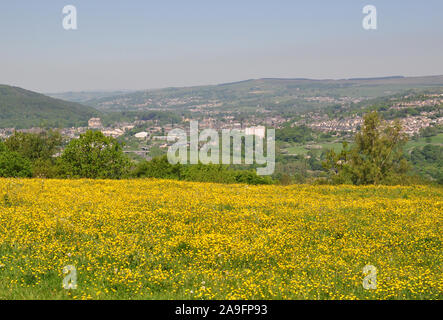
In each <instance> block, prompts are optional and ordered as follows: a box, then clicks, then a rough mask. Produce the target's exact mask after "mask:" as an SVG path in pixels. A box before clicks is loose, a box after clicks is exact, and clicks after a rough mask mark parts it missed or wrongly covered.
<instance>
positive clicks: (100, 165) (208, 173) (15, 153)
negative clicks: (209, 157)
mask: <svg viewBox="0 0 443 320" xmlns="http://www.w3.org/2000/svg"><path fill="white" fill-rule="evenodd" d="M287 130H290V129H289V128H288V129H287ZM297 134H302V133H300V132H297ZM407 140H408V137H407V136H406V135H405V134H404V133H403V132H402V128H401V125H400V123H399V122H395V123H394V124H393V125H390V124H388V123H387V122H386V121H384V120H382V119H381V117H380V115H379V114H378V113H377V112H376V111H374V112H371V113H368V114H366V115H365V117H364V125H363V126H362V128H361V130H360V131H359V132H358V133H357V134H356V135H355V138H354V143H353V144H352V147H349V146H348V144H347V143H344V145H343V150H342V151H341V152H340V153H336V152H334V151H333V150H331V151H329V152H328V154H327V156H326V159H325V161H324V162H323V163H322V165H323V167H324V169H325V170H326V171H327V172H328V178H327V179H325V178H321V179H319V180H317V181H315V182H318V183H328V184H353V185H368V184H391V185H392V184H413V183H421V181H419V180H417V178H416V177H415V176H413V175H412V174H411V170H410V169H411V166H410V164H409V162H408V161H407V159H406V157H405V154H404V149H403V148H404V145H405V143H406V142H407ZM426 151H429V150H426ZM428 153H429V154H431V151H429V152H427V154H428ZM434 153H435V152H434ZM434 153H432V154H431V155H432V156H435V154H434ZM437 156H438V155H437ZM418 157H419V155H416V157H415V158H416V159H418ZM0 177H20V178H26V177H29V178H30V177H41V178H62V179H69V178H70V179H76V178H89V179H125V178H159V179H175V180H184V181H201V182H217V183H247V184H273V183H277V182H276V181H274V180H272V179H271V178H270V177H260V176H258V175H257V174H256V173H255V171H252V170H239V169H233V168H231V167H229V166H225V165H218V164H210V165H203V164H198V165H181V164H175V165H173V164H170V163H169V162H168V160H167V157H166V156H163V157H159V158H154V159H153V160H151V161H142V162H140V163H134V162H132V161H131V160H130V159H129V158H128V157H127V155H125V153H124V152H123V146H122V144H121V143H119V142H118V141H117V140H116V139H114V138H112V137H106V136H104V135H103V133H101V132H100V131H87V132H86V133H85V134H82V135H81V136H80V138H78V139H72V140H70V141H69V142H67V143H65V141H63V138H62V136H61V135H60V133H59V132H57V131H52V130H49V131H43V132H41V133H22V132H16V133H15V134H14V135H12V136H11V137H9V138H8V139H6V140H5V141H4V142H1V141H0Z"/></svg>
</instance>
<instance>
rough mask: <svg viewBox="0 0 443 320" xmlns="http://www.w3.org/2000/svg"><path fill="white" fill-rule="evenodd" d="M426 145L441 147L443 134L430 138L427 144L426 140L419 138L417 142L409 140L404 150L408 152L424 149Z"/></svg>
mask: <svg viewBox="0 0 443 320" xmlns="http://www.w3.org/2000/svg"><path fill="white" fill-rule="evenodd" d="M427 144H433V145H440V146H443V133H439V134H438V135H436V136H433V137H430V142H427V141H426V138H420V139H418V140H417V141H414V140H410V141H408V143H407V144H406V147H405V149H406V150H407V151H409V150H412V149H413V148H416V147H424V146H425V145H427Z"/></svg>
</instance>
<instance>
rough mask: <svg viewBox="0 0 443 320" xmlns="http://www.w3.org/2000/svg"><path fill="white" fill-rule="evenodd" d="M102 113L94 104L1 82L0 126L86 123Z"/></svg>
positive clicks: (44, 125)
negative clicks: (54, 96)
mask: <svg viewBox="0 0 443 320" xmlns="http://www.w3.org/2000/svg"><path fill="white" fill-rule="evenodd" d="M99 114H100V112H99V111H97V110H95V109H94V108H92V107H87V106H84V105H81V104H78V103H74V102H68V101H63V100H60V99H54V98H50V97H48V96H45V95H42V94H39V93H36V92H33V91H28V90H25V89H22V88H18V87H12V86H7V85H0V128H17V129H23V128H31V127H71V126H80V125H81V126H86V125H87V122H88V119H90V118H91V117H93V116H96V115H99Z"/></svg>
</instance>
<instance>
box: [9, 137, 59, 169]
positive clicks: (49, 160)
mask: <svg viewBox="0 0 443 320" xmlns="http://www.w3.org/2000/svg"><path fill="white" fill-rule="evenodd" d="M61 145H62V137H61V135H60V133H59V132H57V131H52V130H49V131H42V132H40V133H23V132H15V133H14V135H12V136H11V137H9V138H8V139H6V141H5V146H6V147H7V149H8V150H10V151H13V152H16V153H17V154H19V155H20V156H21V157H23V158H25V159H27V160H28V161H29V162H30V163H31V166H32V175H33V176H34V177H40V178H55V177H57V175H58V174H57V170H58V169H57V167H56V159H55V157H54V156H55V155H56V154H57V152H59V151H60V148H61Z"/></svg>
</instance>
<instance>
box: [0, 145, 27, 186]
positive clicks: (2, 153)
mask: <svg viewBox="0 0 443 320" xmlns="http://www.w3.org/2000/svg"><path fill="white" fill-rule="evenodd" d="M0 177H4V178H30V177H32V170H31V162H30V161H29V160H27V159H25V158H24V157H22V156H21V155H19V154H18V153H17V152H11V151H9V150H7V149H6V148H4V146H2V143H0Z"/></svg>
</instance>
